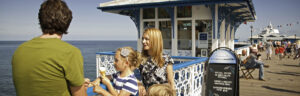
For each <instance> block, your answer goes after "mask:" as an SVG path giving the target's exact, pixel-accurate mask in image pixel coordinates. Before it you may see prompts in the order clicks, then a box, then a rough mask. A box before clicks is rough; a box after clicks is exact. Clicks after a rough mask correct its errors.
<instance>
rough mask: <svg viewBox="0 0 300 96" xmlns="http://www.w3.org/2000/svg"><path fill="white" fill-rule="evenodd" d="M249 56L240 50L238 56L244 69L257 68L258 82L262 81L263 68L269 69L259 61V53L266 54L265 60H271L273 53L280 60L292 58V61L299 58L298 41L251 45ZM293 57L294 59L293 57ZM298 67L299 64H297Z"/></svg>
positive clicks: (299, 47)
mask: <svg viewBox="0 0 300 96" xmlns="http://www.w3.org/2000/svg"><path fill="white" fill-rule="evenodd" d="M249 51H250V52H249V53H250V54H249V55H248V56H247V55H246V54H247V51H246V50H242V54H240V55H239V57H240V60H241V63H242V66H245V67H246V68H248V69H249V68H258V69H259V80H263V81H264V78H263V77H264V71H263V70H264V67H269V65H266V64H264V62H263V61H261V54H260V53H259V52H264V51H265V52H266V60H272V54H273V52H274V51H275V55H277V56H278V58H279V59H280V60H282V59H284V58H285V57H287V58H293V59H294V60H296V59H299V58H300V40H298V41H296V42H295V43H291V42H290V41H287V40H283V41H274V42H272V40H268V41H267V42H264V43H263V42H259V43H258V44H253V45H252V46H251V47H249ZM293 56H294V57H293ZM299 66H300V62H299Z"/></svg>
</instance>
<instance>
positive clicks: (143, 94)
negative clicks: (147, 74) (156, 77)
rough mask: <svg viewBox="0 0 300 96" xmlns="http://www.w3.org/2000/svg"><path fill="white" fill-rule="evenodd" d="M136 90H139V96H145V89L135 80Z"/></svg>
mask: <svg viewBox="0 0 300 96" xmlns="http://www.w3.org/2000/svg"><path fill="white" fill-rule="evenodd" d="M137 83H138V88H139V96H145V95H146V89H145V87H144V85H143V84H142V82H141V81H139V80H137Z"/></svg>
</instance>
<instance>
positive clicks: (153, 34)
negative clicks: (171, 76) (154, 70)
mask: <svg viewBox="0 0 300 96" xmlns="http://www.w3.org/2000/svg"><path fill="white" fill-rule="evenodd" d="M144 34H147V35H149V41H150V46H151V48H150V50H151V52H152V53H151V55H152V56H153V60H154V62H155V63H157V64H158V66H159V67H162V66H163V64H164V63H165V62H164V59H163V57H162V51H163V39H162V35H161V31H160V30H158V29H155V28H149V29H146V30H145V31H144ZM143 49H144V48H143ZM142 54H143V56H144V57H147V56H149V55H150V54H148V52H147V50H143V52H142Z"/></svg>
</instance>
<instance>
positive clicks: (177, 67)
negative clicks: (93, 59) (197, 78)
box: [96, 52, 208, 71]
mask: <svg viewBox="0 0 300 96" xmlns="http://www.w3.org/2000/svg"><path fill="white" fill-rule="evenodd" d="M96 54H99V55H115V52H97V53H96ZM171 58H173V59H190V60H192V61H188V62H184V63H180V64H174V65H173V70H174V71H175V70H178V69H180V68H184V67H187V66H190V65H193V64H196V63H199V62H205V61H206V60H207V59H208V58H207V57H190V56H171Z"/></svg>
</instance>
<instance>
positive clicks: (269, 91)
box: [240, 52, 300, 96]
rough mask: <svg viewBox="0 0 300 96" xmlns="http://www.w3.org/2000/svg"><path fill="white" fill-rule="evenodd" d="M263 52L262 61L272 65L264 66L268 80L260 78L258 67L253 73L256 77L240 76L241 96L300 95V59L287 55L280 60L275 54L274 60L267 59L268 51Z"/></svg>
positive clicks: (265, 76) (265, 77)
mask: <svg viewBox="0 0 300 96" xmlns="http://www.w3.org/2000/svg"><path fill="white" fill-rule="evenodd" d="M261 54H262V57H261V59H262V61H263V62H264V63H265V64H267V65H270V67H269V68H264V79H265V80H266V81H260V80H258V69H256V70H255V71H254V72H253V73H252V75H253V77H254V79H245V78H240V96H300V66H299V62H300V60H299V59H298V60H293V59H292V58H293V57H292V58H287V56H286V57H285V58H284V59H282V60H279V58H278V56H276V55H274V54H273V55H272V60H266V53H265V52H261ZM240 76H241V72H240Z"/></svg>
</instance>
